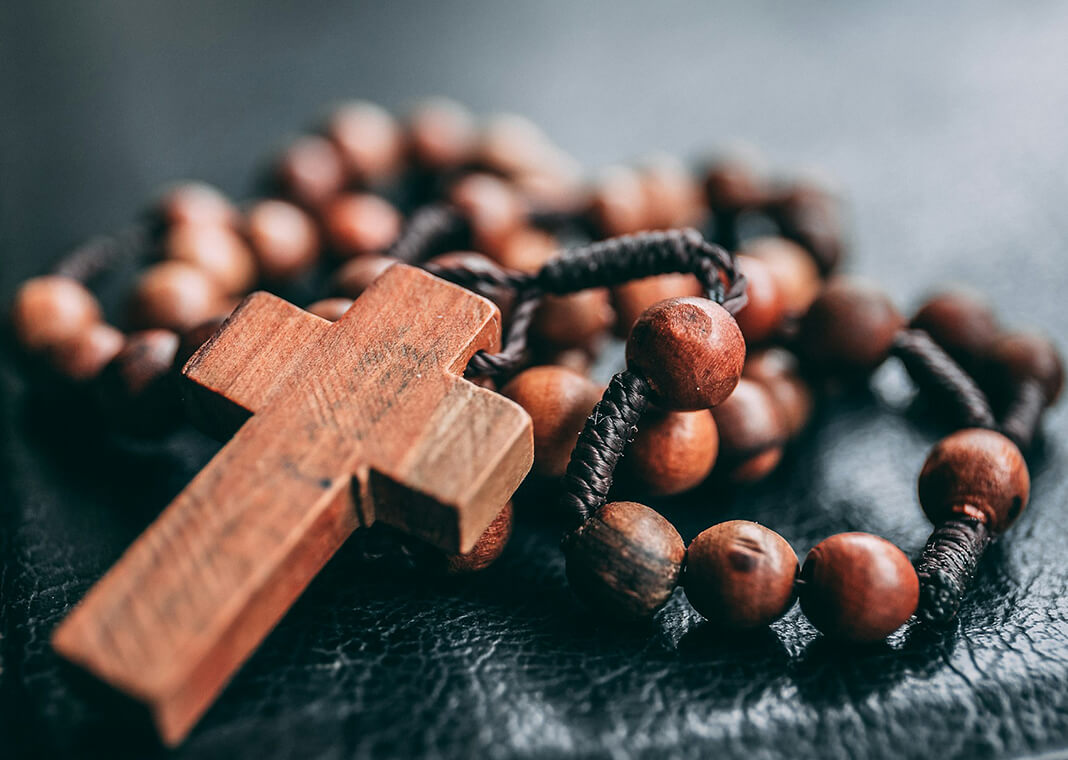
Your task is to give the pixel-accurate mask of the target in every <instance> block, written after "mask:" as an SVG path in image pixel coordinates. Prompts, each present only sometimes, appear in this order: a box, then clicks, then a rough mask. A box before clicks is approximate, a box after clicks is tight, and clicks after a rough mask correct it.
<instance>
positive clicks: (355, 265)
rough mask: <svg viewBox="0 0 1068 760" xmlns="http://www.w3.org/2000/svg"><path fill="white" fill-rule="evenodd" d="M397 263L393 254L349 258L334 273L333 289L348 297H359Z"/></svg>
mask: <svg viewBox="0 0 1068 760" xmlns="http://www.w3.org/2000/svg"><path fill="white" fill-rule="evenodd" d="M396 263H397V259H395V258H393V257H392V256H379V255H375V254H371V255H370V256H359V257H357V258H355V259H349V260H348V261H346V262H345V263H344V264H342V265H341V267H340V268H339V269H338V270H337V272H335V273H334V277H333V279H332V282H333V287H332V289H333V291H334V292H336V293H340V294H341V295H343V296H347V297H348V298H359V297H360V296H361V295H362V294H363V291H365V290H367V288H369V287H370V286H371V283H372V282H374V281H375V280H377V279H378V278H379V277H380V276H381V275H382V274H383V273H384V272H385V271H386V270H387V269H389V268H390V267H391V266H393V265H394V264H396Z"/></svg>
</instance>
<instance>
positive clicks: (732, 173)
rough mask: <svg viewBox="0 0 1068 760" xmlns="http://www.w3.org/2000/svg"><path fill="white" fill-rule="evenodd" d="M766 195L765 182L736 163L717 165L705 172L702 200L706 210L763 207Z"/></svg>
mask: <svg viewBox="0 0 1068 760" xmlns="http://www.w3.org/2000/svg"><path fill="white" fill-rule="evenodd" d="M768 194H769V193H768V188H767V184H766V182H765V181H764V179H763V178H762V177H761V176H760V175H759V174H758V173H757V172H756V171H754V170H753V169H752V168H751V167H749V166H748V165H746V164H745V163H743V162H741V161H738V160H736V159H726V160H723V161H718V162H716V163H714V164H713V165H711V166H710V167H708V169H707V170H706V172H705V197H706V199H707V201H708V205H709V208H712V209H715V210H721V211H740V210H741V209H745V208H752V207H755V206H759V205H761V204H763V203H765V202H766V201H767V199H768Z"/></svg>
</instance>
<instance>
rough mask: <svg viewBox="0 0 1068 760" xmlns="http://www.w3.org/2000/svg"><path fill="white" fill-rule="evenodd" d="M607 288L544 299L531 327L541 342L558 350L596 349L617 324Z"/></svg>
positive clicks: (591, 289)
mask: <svg viewBox="0 0 1068 760" xmlns="http://www.w3.org/2000/svg"><path fill="white" fill-rule="evenodd" d="M615 318H616V315H615V312H613V311H612V306H611V303H610V302H609V296H608V291H607V290H606V289H605V288H590V289H588V290H580V291H578V292H576V293H569V294H567V295H565V296H545V297H544V298H543V299H542V302H541V304H540V305H539V306H538V310H537V312H535V314H534V322H533V324H532V325H531V328H532V330H533V331H534V334H535V335H536V336H537V337H538V338H540V339H541V340H543V341H545V342H546V343H549V344H550V345H552V346H555V347H558V348H588V347H592V346H594V345H595V344H596V343H597V341H598V339H599V338H601V337H602V336H603V335H604V334H605V333H606V332H607V331H608V328H609V327H611V326H612V324H613V323H614V322H615Z"/></svg>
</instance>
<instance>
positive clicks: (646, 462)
mask: <svg viewBox="0 0 1068 760" xmlns="http://www.w3.org/2000/svg"><path fill="white" fill-rule="evenodd" d="M718 453H719V433H718V432H717V430H716V423H715V421H714V420H713V419H712V413H711V412H709V411H708V410H707V409H699V410H698V411H696V412H665V411H662V410H660V409H653V410H651V411H649V412H646V413H645V415H644V416H643V417H642V419H641V422H640V423H639V424H638V433H637V435H635V436H634V440H633V441H631V442H630V445H629V446H628V447H627V451H626V454H625V455H624V465H623V467H624V468H626V471H627V473H628V474H631V475H633V476H634V477H635V478H637V479H638V481H639V482H640V483H641V484H642V486H643V487H644V488H645V490H646V491H647V492H648V493H650V494H653V495H656V496H665V495H670V494H676V493H682V492H683V491H688V490H690V489H691V488H694V487H695V486H697V485H700V483H701V482H703V481H704V479H705V478H707V477H708V474H709V473H710V472H712V467H713V466H714V465H715V464H716V455H717V454H718Z"/></svg>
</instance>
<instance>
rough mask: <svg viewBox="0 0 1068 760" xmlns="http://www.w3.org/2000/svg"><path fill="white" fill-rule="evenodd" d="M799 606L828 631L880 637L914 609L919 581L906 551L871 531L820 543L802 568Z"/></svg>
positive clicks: (847, 638) (831, 634) (837, 636)
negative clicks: (872, 533) (802, 584)
mask: <svg viewBox="0 0 1068 760" xmlns="http://www.w3.org/2000/svg"><path fill="white" fill-rule="evenodd" d="M801 581H802V582H803V583H804V586H803V587H802V589H801V611H802V612H804V613H805V616H806V617H807V618H808V619H809V621H811V623H812V625H814V626H816V628H818V629H819V630H820V631H822V632H823V633H824V634H825V635H826V636H829V637H831V638H835V639H843V640H845V641H856V642H875V641H882V640H883V639H885V638H886V637H887V636H889V635H890V634H891V633H893V632H894V631H896V630H897V629H898V628H900V627H901V626H902V625H904V624H905V623H906V622H907V621H908V619H909V618H910V617H912V614H913V613H914V612H915V611H916V605H917V604H918V602H919V599H920V581H919V578H917V577H916V571H915V570H914V569H913V568H912V563H911V562H909V558H908V557H906V556H905V553H904V552H902V551H901V550H900V549H898V548H897V547H896V546H894V545H893V544H892V543H890V542H889V541H887V540H886V539H884V538H879V537H878V536H873V535H871V534H870V533H839V534H838V535H836V536H831V537H830V538H826V539H824V540H823V541H821V542H820V543H818V544H817V545H816V546H815V547H814V548H813V549H812V551H810V552H809V553H808V557H806V558H805V564H804V566H803V567H802V568H801Z"/></svg>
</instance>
